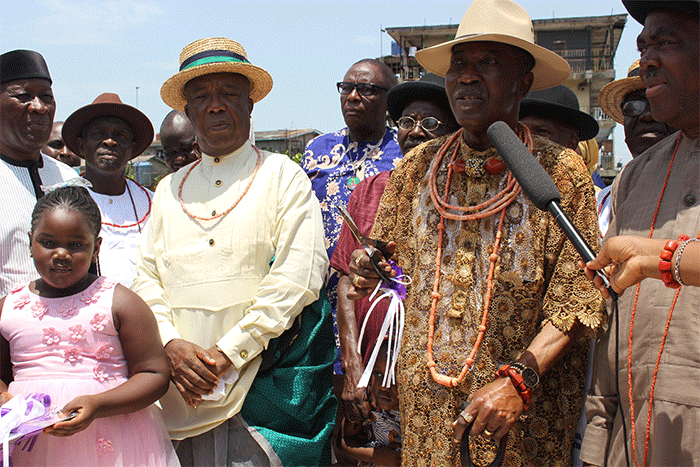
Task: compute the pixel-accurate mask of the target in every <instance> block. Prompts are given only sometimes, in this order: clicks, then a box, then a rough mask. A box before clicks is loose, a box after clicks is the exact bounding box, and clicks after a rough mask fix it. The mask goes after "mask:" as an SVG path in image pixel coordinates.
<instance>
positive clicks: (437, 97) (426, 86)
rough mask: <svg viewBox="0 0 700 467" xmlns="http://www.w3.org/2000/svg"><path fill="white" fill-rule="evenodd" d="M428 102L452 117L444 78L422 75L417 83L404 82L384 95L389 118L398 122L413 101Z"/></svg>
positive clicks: (431, 74)
mask: <svg viewBox="0 0 700 467" xmlns="http://www.w3.org/2000/svg"><path fill="white" fill-rule="evenodd" d="M418 100H420V101H428V102H432V103H433V104H435V105H436V106H437V107H438V108H440V109H442V110H443V111H445V112H447V114H448V115H452V108H451V107H450V101H449V99H448V98H447V92H446V91H445V78H442V77H440V76H438V75H436V74H434V73H426V74H424V75H423V76H422V77H421V79H420V80H419V81H405V82H403V83H401V84H399V85H398V86H394V87H393V88H391V89H389V92H387V93H386V108H387V110H388V111H389V116H390V117H391V119H392V120H393V121H395V122H398V121H399V119H400V118H401V114H403V111H404V109H405V108H406V106H407V105H408V104H410V103H411V102H414V101H418Z"/></svg>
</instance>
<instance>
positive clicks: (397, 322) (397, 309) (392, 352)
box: [357, 276, 411, 388]
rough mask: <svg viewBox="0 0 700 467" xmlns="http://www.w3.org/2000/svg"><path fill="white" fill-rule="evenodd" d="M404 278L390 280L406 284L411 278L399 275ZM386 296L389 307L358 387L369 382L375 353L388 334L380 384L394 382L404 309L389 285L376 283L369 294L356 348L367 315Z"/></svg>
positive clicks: (387, 384)
mask: <svg viewBox="0 0 700 467" xmlns="http://www.w3.org/2000/svg"><path fill="white" fill-rule="evenodd" d="M400 277H401V278H402V279H405V282H404V281H402V280H401V279H399V278H398V277H392V278H391V280H392V281H394V282H396V283H398V284H403V285H408V284H410V283H411V278H410V277H408V276H400ZM379 292H382V295H380V296H379V297H377V298H376V299H375V297H376V295H377V294H378V293H379ZM383 298H388V299H389V300H390V301H389V307H388V309H387V311H386V316H384V321H383V322H382V327H381V329H380V330H379V335H378V336H377V341H376V342H375V343H374V348H373V349H372V354H371V355H370V357H369V361H368V362H367V366H366V367H365V371H364V372H363V373H362V377H361V378H360V382H359V383H358V384H357V387H358V388H365V387H367V385H368V384H369V378H370V376H372V371H373V370H374V363H375V362H376V361H377V355H379V350H380V349H381V347H382V342H383V341H384V337H385V336H388V339H389V342H388V348H387V358H386V367H385V368H384V380H383V381H382V386H384V387H385V388H388V387H390V386H391V385H392V384H394V383H396V375H395V371H396V361H397V360H398V358H399V350H400V349H401V338H402V336H403V327H404V319H405V309H404V306H403V300H402V299H401V296H400V295H399V294H398V292H397V291H396V290H395V289H393V288H391V286H389V285H384V283H383V282H380V283H379V284H377V287H375V288H374V291H373V292H372V294H371V295H370V296H369V300H370V301H371V302H372V306H370V307H369V310H367V315H365V319H364V321H363V322H362V329H361V330H360V337H359V339H358V341H357V346H358V348H359V347H361V345H362V337H363V335H364V333H365V328H366V327H367V323H368V321H369V317H370V315H371V314H372V310H374V308H375V307H376V306H377V304H378V303H379V302H380V301H381V300H382V299H383Z"/></svg>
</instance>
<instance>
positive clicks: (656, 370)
mask: <svg viewBox="0 0 700 467" xmlns="http://www.w3.org/2000/svg"><path fill="white" fill-rule="evenodd" d="M682 138H683V133H682V132H681V134H679V135H678V140H677V141H676V148H675V149H674V151H673V156H672V157H671V162H670V163H669V166H668V172H667V173H666V178H665V179H664V184H663V187H662V188H661V193H660V194H659V200H658V201H657V203H656V211H654V217H653V218H652V220H651V227H650V228H649V238H651V237H652V235H654V226H655V225H656V217H657V216H658V214H659V209H660V208H661V200H662V199H663V197H664V192H665V191H666V185H667V184H668V179H669V177H670V176H671V169H672V168H673V161H674V160H675V159H676V153H677V152H678V147H679V146H680V144H681V139H682ZM697 238H700V232H698V235H697ZM640 285H641V283H638V284H637V288H636V290H635V292H634V303H633V305H632V313H631V316H630V335H629V342H628V347H627V388H628V394H627V395H628V397H629V401H630V422H631V423H630V424H631V427H632V459H633V460H634V465H635V467H636V466H637V456H636V444H637V443H636V430H635V424H634V400H633V399H632V337H633V329H634V317H635V315H636V313H637V301H638V299H639V288H640ZM681 288H682V287H679V288H677V289H676V293H675V295H674V296H673V301H672V302H671V307H670V309H669V311H668V318H667V319H666V326H665V327H664V335H663V338H662V339H661V346H660V348H659V354H658V356H657V357H656V365H654V373H653V376H652V379H651V388H650V389H649V409H648V411H647V424H646V431H645V433H644V464H643V465H645V466H646V465H647V456H648V454H649V434H650V432H651V409H652V404H653V402H654V388H655V387H656V377H657V376H658V373H659V363H660V362H661V354H662V353H663V351H664V345H665V344H666V337H667V336H668V328H669V325H670V324H671V318H672V317H673V309H674V308H675V307H676V302H677V301H678V295H679V294H680V292H681Z"/></svg>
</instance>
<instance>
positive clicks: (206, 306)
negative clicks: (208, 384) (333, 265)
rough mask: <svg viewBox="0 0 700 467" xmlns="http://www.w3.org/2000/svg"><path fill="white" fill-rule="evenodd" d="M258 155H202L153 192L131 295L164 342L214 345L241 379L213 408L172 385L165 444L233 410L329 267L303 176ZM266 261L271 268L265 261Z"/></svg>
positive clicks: (249, 150) (281, 161)
mask: <svg viewBox="0 0 700 467" xmlns="http://www.w3.org/2000/svg"><path fill="white" fill-rule="evenodd" d="M256 160H257V154H256V151H255V149H254V148H253V147H252V145H251V142H250V141H248V142H246V143H245V144H244V145H243V146H242V147H241V148H239V149H237V150H236V151H234V152H233V153H231V154H229V155H226V156H224V157H210V156H207V155H204V157H202V162H201V163H200V164H198V165H197V166H196V167H194V169H193V170H192V171H191V173H190V171H189V168H185V169H183V170H180V171H178V172H176V173H174V174H171V175H169V176H168V177H166V178H165V179H164V180H163V181H162V182H161V183H160V184H159V185H158V188H157V190H156V195H155V198H154V201H153V212H152V214H151V219H150V220H149V224H148V229H147V235H146V236H145V237H144V241H143V242H142V243H141V245H140V248H139V257H138V259H137V277H136V279H135V280H134V283H133V285H132V290H134V291H135V292H137V293H138V294H139V295H141V297H142V298H143V299H144V300H145V301H146V303H148V305H149V306H150V307H151V309H152V310H153V312H154V313H155V315H156V318H157V320H158V324H159V327H160V333H161V337H162V339H163V344H167V343H168V342H169V341H170V340H172V339H176V338H181V339H185V340H187V341H190V342H194V343H196V344H198V345H200V346H202V347H203V348H209V347H211V346H213V345H215V344H216V345H218V346H219V348H220V349H221V350H222V351H223V352H224V353H225V354H226V355H227V356H228V358H229V359H231V361H232V362H233V364H234V366H235V367H236V369H237V370H238V372H239V378H238V380H237V381H236V382H235V383H233V384H232V385H230V386H227V387H226V389H227V392H226V395H225V396H224V397H223V398H222V399H220V400H218V401H203V402H202V403H201V404H200V405H199V406H198V407H197V409H191V408H189V407H188V406H187V405H186V404H185V402H184V400H183V399H182V397H181V396H180V394H179V392H178V391H177V389H176V388H175V387H174V386H173V385H172V384H171V386H170V390H169V391H168V393H167V394H166V395H165V396H164V397H163V399H161V403H162V405H163V411H164V414H163V415H164V419H165V424H166V427H167V428H168V430H169V431H170V435H171V436H172V437H173V439H184V438H188V437H191V436H196V435H199V434H201V433H204V432H206V431H209V430H211V429H212V428H215V427H216V426H217V425H219V424H220V423H222V422H223V421H225V420H227V419H229V418H230V417H232V416H234V415H235V414H236V413H238V412H239V410H240V408H241V406H242V404H243V400H244V399H245V396H246V394H247V392H248V389H249V388H250V386H251V384H252V382H253V379H254V378H255V374H256V372H257V369H258V367H259V365H260V359H259V358H257V356H258V355H259V354H260V352H261V351H262V350H263V349H264V347H265V346H266V345H267V343H268V341H269V340H270V339H272V338H274V337H277V336H279V335H280V334H282V332H283V331H284V330H285V329H287V328H289V327H290V326H291V324H292V321H293V319H294V318H295V317H296V316H297V315H298V314H299V313H300V312H301V310H302V308H303V307H304V306H306V305H308V304H309V303H312V302H313V301H314V300H316V299H317V298H318V294H319V290H320V288H321V285H322V282H323V274H324V272H325V271H326V269H327V267H328V258H327V256H326V251H325V246H324V240H323V225H322V222H321V211H320V208H319V205H318V200H317V199H316V197H315V196H314V195H313V192H312V191H311V183H310V182H309V179H308V177H307V176H306V174H305V173H304V172H303V171H302V170H301V168H299V166H298V165H296V164H295V163H294V162H292V161H291V160H290V159H289V158H288V157H286V156H284V155H282V154H273V153H270V152H267V151H262V160H261V163H260V168H259V170H258V172H257V175H256V176H255V180H254V181H253V184H252V185H251V187H250V189H249V190H248V192H247V193H246V194H245V196H243V198H242V199H241V201H240V203H239V204H238V205H237V206H236V207H235V208H234V209H233V210H232V211H231V212H230V213H228V214H227V215H225V216H223V217H221V218H218V219H215V220H211V221H203V220H196V219H193V218H192V217H190V216H188V215H187V214H186V213H185V212H184V210H183V209H182V206H181V205H180V201H179V199H178V189H179V187H180V186H181V183H182V180H183V178H184V177H185V176H186V174H188V173H189V176H188V177H187V179H186V181H185V183H184V185H183V186H182V199H183V200H184V203H185V205H186V207H187V209H188V210H189V211H190V212H191V213H192V214H194V215H196V216H199V217H212V216H213V215H217V214H219V213H222V212H224V211H226V210H227V209H228V208H230V207H231V206H232V205H233V204H234V202H235V201H236V200H237V199H238V198H239V197H240V196H241V195H242V194H243V192H244V191H245V189H246V187H247V186H248V183H249V180H250V177H251V176H252V174H253V172H254V169H255V164H256ZM273 258H274V262H273V263H272V266H270V261H272V260H273Z"/></svg>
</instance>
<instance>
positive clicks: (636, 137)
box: [596, 60, 675, 235]
mask: <svg viewBox="0 0 700 467" xmlns="http://www.w3.org/2000/svg"><path fill="white" fill-rule="evenodd" d="M645 92H646V88H645V87H644V82H643V81H642V78H640V77H639V60H635V61H634V63H632V65H630V67H629V70H628V72H627V77H625V78H620V79H616V80H615V81H613V82H611V83H608V84H606V85H605V86H604V87H603V89H601V90H600V94H599V95H598V101H599V102H600V108H601V109H603V112H605V114H606V115H608V116H609V117H610V118H612V119H613V120H614V121H616V122H617V123H620V124H621V125H623V126H624V128H625V143H626V144H627V148H628V149H629V151H630V154H632V158H633V159H634V158H635V157H637V156H638V155H640V154H641V153H643V152H644V151H646V150H647V149H649V148H650V147H652V146H653V145H655V144H656V143H658V142H659V141H661V140H662V139H664V138H666V137H667V136H668V135H670V134H671V133H675V130H674V129H673V128H671V127H669V126H668V125H666V124H665V123H661V122H657V121H656V120H654V116H653V115H652V114H651V108H650V107H649V101H648V100H647V98H646V95H645ZM611 189H612V185H608V186H607V187H605V188H603V189H602V190H601V191H599V192H598V193H596V201H597V203H598V222H599V224H600V232H601V234H602V235H605V232H607V230H608V224H609V223H610V216H611V214H612V213H611V212H610V190H611Z"/></svg>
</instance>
